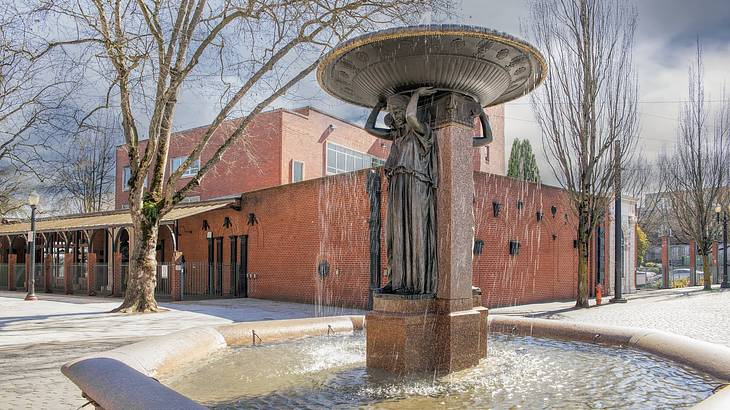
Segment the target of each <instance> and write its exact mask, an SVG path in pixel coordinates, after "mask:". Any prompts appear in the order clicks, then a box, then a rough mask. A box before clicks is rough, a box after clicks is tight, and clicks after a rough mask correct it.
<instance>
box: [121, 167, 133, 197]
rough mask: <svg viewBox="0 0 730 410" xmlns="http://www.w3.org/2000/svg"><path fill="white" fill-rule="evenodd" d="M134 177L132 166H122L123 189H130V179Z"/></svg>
mask: <svg viewBox="0 0 730 410" xmlns="http://www.w3.org/2000/svg"><path fill="white" fill-rule="evenodd" d="M130 178H132V168H130V167H124V168H122V191H129V179H130Z"/></svg>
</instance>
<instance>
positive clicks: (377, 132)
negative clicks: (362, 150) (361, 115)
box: [365, 100, 393, 140]
mask: <svg viewBox="0 0 730 410" xmlns="http://www.w3.org/2000/svg"><path fill="white" fill-rule="evenodd" d="M383 107H385V102H384V101H382V100H380V101H378V103H377V104H375V107H373V110H372V111H371V112H370V116H369V117H368V120H367V122H365V131H367V132H368V133H369V134H370V135H372V136H374V137H378V138H382V139H384V140H392V139H393V137H392V136H391V135H390V129H387V128H378V127H376V126H375V123H376V122H377V121H378V115H380V111H382V110H383Z"/></svg>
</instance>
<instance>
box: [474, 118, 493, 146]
mask: <svg viewBox="0 0 730 410" xmlns="http://www.w3.org/2000/svg"><path fill="white" fill-rule="evenodd" d="M479 122H481V123H482V136H481V137H475V138H474V141H473V142H472V146H473V147H483V146H485V145H487V144H489V143H490V142H492V141H493V140H494V137H493V136H492V127H490V126H489V117H488V116H487V113H485V112H484V110H481V111H480V113H479Z"/></svg>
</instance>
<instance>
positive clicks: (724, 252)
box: [715, 204, 730, 289]
mask: <svg viewBox="0 0 730 410" xmlns="http://www.w3.org/2000/svg"><path fill="white" fill-rule="evenodd" d="M729 213H730V205H728V206H727V207H726V208H725V209H723V208H722V206H720V204H717V206H715V216H716V217H717V222H720V214H722V284H721V285H720V287H721V288H723V289H727V288H730V283H728V278H727V220H728V214H729Z"/></svg>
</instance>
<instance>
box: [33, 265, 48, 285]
mask: <svg viewBox="0 0 730 410" xmlns="http://www.w3.org/2000/svg"><path fill="white" fill-rule="evenodd" d="M34 269H35V275H33V278H34V279H35V285H34V287H35V291H36V292H38V291H42V290H46V282H45V281H44V280H43V263H41V262H36V264H35V266H34Z"/></svg>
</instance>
